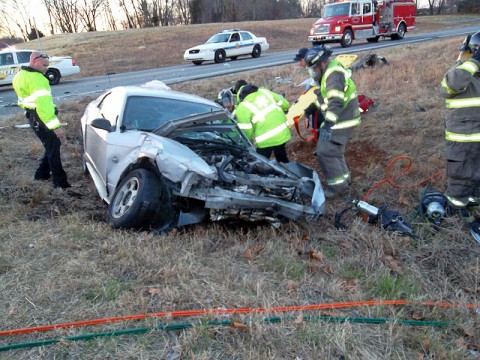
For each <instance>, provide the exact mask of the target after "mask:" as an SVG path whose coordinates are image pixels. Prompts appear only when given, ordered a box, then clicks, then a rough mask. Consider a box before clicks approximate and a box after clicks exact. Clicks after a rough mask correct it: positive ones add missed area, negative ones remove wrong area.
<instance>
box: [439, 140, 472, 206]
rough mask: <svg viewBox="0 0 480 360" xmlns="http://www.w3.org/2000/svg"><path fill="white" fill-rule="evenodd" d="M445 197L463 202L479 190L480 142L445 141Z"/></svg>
mask: <svg viewBox="0 0 480 360" xmlns="http://www.w3.org/2000/svg"><path fill="white" fill-rule="evenodd" d="M445 157H446V159H447V178H448V182H447V195H449V196H452V197H454V198H456V199H459V200H462V201H465V200H467V199H468V198H469V197H472V196H478V195H477V194H476V191H478V190H479V189H480V142H465V143H462V142H453V141H447V146H446V148H445Z"/></svg>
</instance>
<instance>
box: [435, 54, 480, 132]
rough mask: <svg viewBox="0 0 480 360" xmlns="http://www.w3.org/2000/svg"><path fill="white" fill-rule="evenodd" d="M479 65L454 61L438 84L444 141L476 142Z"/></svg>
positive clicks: (479, 109) (479, 105) (479, 106)
mask: <svg viewBox="0 0 480 360" xmlns="http://www.w3.org/2000/svg"><path fill="white" fill-rule="evenodd" d="M479 69H480V62H478V61H476V60H474V59H468V60H466V61H458V62H457V63H456V64H455V65H454V66H453V67H452V68H451V69H450V70H448V72H447V73H446V74H445V77H444V78H443V80H442V82H441V95H442V96H443V97H445V107H446V115H445V127H446V128H445V138H446V139H447V140H449V141H455V142H480V72H479Z"/></svg>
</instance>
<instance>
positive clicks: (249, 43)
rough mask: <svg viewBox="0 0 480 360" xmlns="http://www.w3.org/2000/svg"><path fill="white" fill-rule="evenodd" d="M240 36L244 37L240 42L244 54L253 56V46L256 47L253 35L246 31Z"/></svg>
mask: <svg viewBox="0 0 480 360" xmlns="http://www.w3.org/2000/svg"><path fill="white" fill-rule="evenodd" d="M240 36H241V37H242V40H241V42H240V46H241V48H242V54H251V53H252V51H253V46H254V45H255V40H254V39H253V37H252V35H250V33H248V32H246V31H242V32H240Z"/></svg>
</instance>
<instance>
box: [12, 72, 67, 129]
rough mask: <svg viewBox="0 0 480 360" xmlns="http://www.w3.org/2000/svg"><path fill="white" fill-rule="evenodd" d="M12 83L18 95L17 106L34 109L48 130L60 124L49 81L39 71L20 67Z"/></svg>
mask: <svg viewBox="0 0 480 360" xmlns="http://www.w3.org/2000/svg"><path fill="white" fill-rule="evenodd" d="M12 85H13V88H14V89H15V92H16V93H17V96H18V106H20V107H21V108H23V109H25V110H34V111H36V112H37V115H38V117H39V118H40V120H41V121H42V122H43V123H44V124H45V125H46V126H47V128H48V129H50V130H53V129H56V128H58V127H59V126H60V121H59V120H58V118H57V115H55V105H54V103H53V100H52V92H51V90H50V83H49V82H48V79H47V78H46V77H45V76H44V75H43V74H42V73H41V72H39V71H36V70H34V69H31V68H22V70H20V71H19V72H18V73H17V74H16V75H15V76H14V78H13V80H12Z"/></svg>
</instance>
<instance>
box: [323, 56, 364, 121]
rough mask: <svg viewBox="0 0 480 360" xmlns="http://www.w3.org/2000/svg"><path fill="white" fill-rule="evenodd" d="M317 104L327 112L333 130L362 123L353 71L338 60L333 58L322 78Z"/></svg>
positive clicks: (327, 118) (326, 117)
mask: <svg viewBox="0 0 480 360" xmlns="http://www.w3.org/2000/svg"><path fill="white" fill-rule="evenodd" d="M317 106H319V107H320V109H321V110H322V111H324V112H325V120H328V121H331V122H333V123H334V124H335V125H334V126H333V130H337V129H347V128H352V127H355V126H358V125H360V122H361V118H360V107H359V104H358V94H357V89H356V86H355V83H354V82H353V80H352V78H351V71H350V70H349V69H345V68H344V67H343V65H342V64H341V63H340V62H339V61H338V60H331V61H330V62H329V63H328V66H327V69H326V70H325V73H324V74H323V76H322V79H321V80H320V93H319V94H318V103H317Z"/></svg>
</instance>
